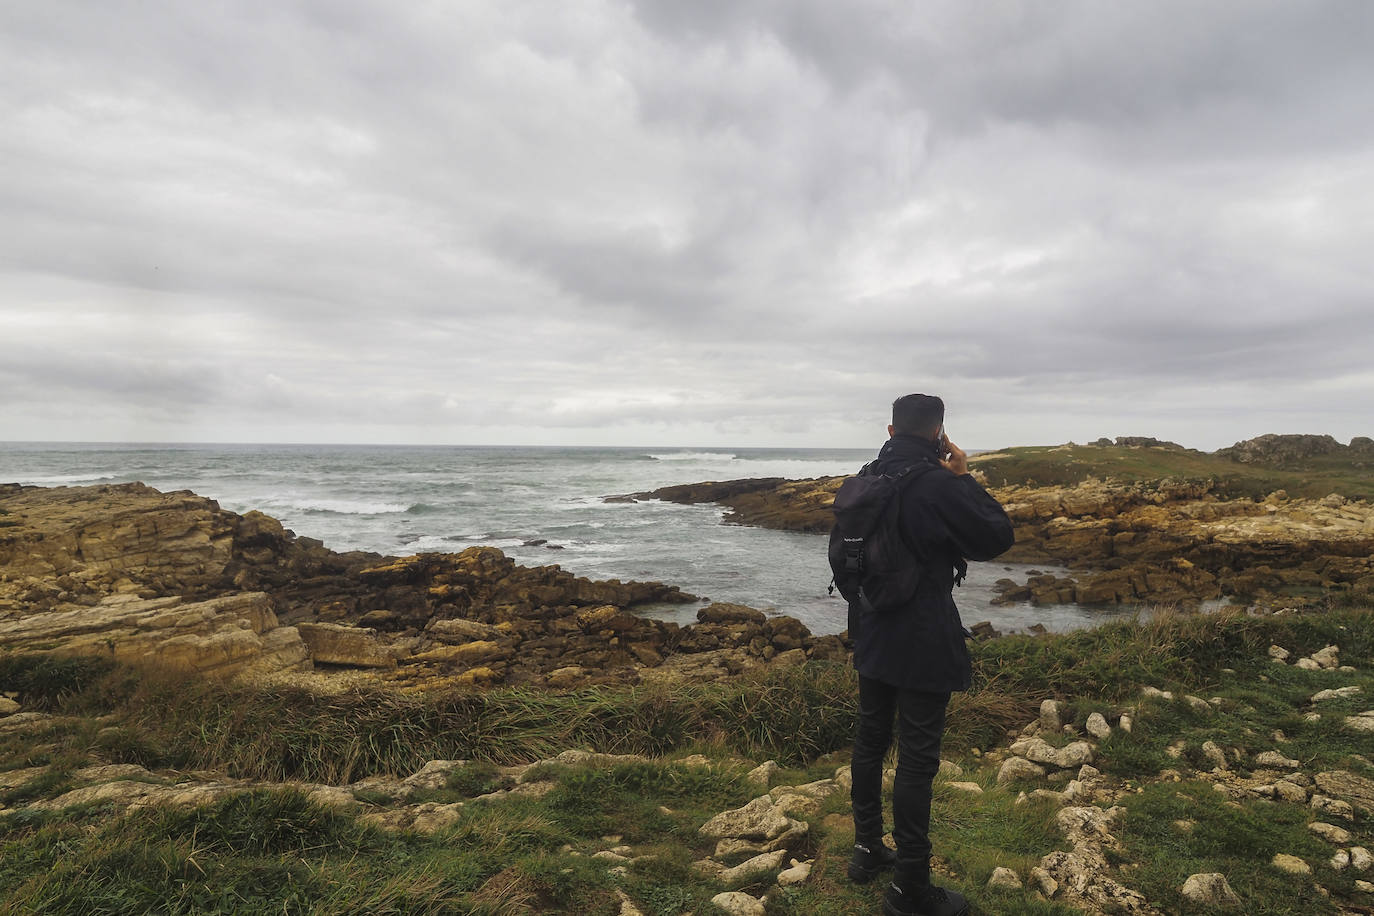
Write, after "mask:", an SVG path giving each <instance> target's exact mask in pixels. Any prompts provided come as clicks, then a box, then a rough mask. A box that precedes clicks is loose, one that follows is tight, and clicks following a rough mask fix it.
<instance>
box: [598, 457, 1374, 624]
mask: <svg viewBox="0 0 1374 916" xmlns="http://www.w3.org/2000/svg"><path fill="white" fill-rule="evenodd" d="M1295 440H1296V441H1295ZM1308 440H1314V441H1308ZM1326 440H1330V442H1327V441H1326ZM1367 441H1368V440H1363V439H1359V438H1357V439H1356V440H1354V442H1352V444H1351V445H1350V446H1341V445H1340V444H1339V443H1337V442H1335V440H1334V439H1331V437H1329V436H1326V437H1308V436H1294V437H1290V436H1262V437H1259V438H1258V439H1253V440H1248V441H1246V442H1242V443H1237V444H1236V445H1235V446H1233V447H1232V448H1231V449H1227V450H1223V451H1222V452H1219V453H1218V457H1219V458H1226V459H1229V460H1230V461H1233V462H1236V463H1239V464H1245V465H1253V464H1264V463H1265V462H1266V461H1268V462H1269V463H1270V464H1272V465H1273V466H1277V467H1291V466H1292V465H1293V463H1294V462H1295V461H1301V460H1302V459H1303V458H1309V459H1310V458H1312V457H1313V456H1318V457H1324V458H1330V457H1331V456H1333V455H1334V456H1336V457H1337V458H1340V459H1342V460H1347V461H1349V462H1350V463H1351V466H1352V467H1354V468H1356V469H1363V468H1364V466H1365V464H1364V460H1363V459H1364V457H1365V455H1366V453H1367V452H1368V451H1369V449H1368V447H1367V446H1366V445H1365V443H1366V442H1367ZM1116 443H1121V444H1119V445H1118V444H1116ZM1116 443H1108V445H1111V446H1113V447H1114V448H1117V449H1149V450H1151V451H1153V452H1156V453H1164V454H1165V455H1166V456H1167V454H1168V453H1170V452H1178V453H1184V452H1188V451H1189V450H1185V449H1182V448H1181V447H1180V446H1177V445H1175V444H1173V443H1165V442H1158V441H1157V440H1153V439H1145V438H1141V437H1132V438H1125V437H1123V439H1119V440H1116ZM1097 447H1098V448H1102V447H1103V446H1100V445H1099V446H1097ZM1192 454H1193V455H1199V454H1200V453H1196V452H1193V453H1192ZM1005 457H1006V456H1005V455H1004V454H1002V453H998V454H994V455H985V456H978V457H975V458H974V459H973V461H972V466H973V468H974V473H975V474H976V475H977V474H981V470H980V466H982V467H987V466H988V465H990V464H991V463H993V462H996V461H997V460H998V459H1002V458H1005ZM1214 470H1217V471H1219V473H1216V474H1215V475H1214V476H1211V477H1206V478H1200V479H1183V478H1177V477H1171V476H1164V477H1160V478H1157V479H1153V480H1120V479H1115V478H1113V477H1110V476H1105V477H1098V476H1091V475H1089V476H1087V477H1085V478H1084V479H1081V480H1077V481H1075V482H1071V483H1062V484H1061V483H1054V484H1036V483H1035V482H1034V481H1030V480H1027V481H1025V482H1022V483H1007V484H1005V485H1001V486H992V487H991V488H990V489H991V491H992V493H993V495H995V496H996V497H997V498H998V500H999V501H1000V502H1001V503H1002V504H1003V506H1005V507H1006V509H1007V513H1008V515H1010V516H1011V519H1012V522H1013V524H1014V525H1015V526H1016V546H1015V547H1013V548H1012V550H1011V551H1010V552H1009V553H1007V554H1006V555H1005V556H1004V557H1003V559H1005V560H1008V561H1012V562H1018V563H1025V564H1038V563H1043V564H1047V565H1055V566H1064V567H1068V568H1069V569H1070V570H1071V571H1072V574H1071V575H1069V576H1059V577H1056V576H1053V575H1043V574H1041V575H1037V574H1031V575H1030V576H1029V577H1028V579H1027V580H1026V581H1024V582H1017V581H1014V580H1011V579H1004V580H1002V581H1001V582H999V588H1000V594H1001V600H1004V601H1007V602H1016V601H1031V602H1033V603H1045V604H1049V603H1053V604H1069V603H1078V604H1086V605H1100V604H1123V603H1127V604H1129V603H1151V604H1170V605H1177V606H1183V607H1189V606H1197V605H1198V604H1200V603H1201V602H1204V601H1209V600H1216V599H1223V598H1224V599H1229V600H1231V601H1234V602H1240V603H1246V604H1257V605H1260V606H1263V607H1270V608H1273V607H1293V606H1298V605H1302V604H1304V603H1310V602H1311V601H1313V600H1316V599H1318V598H1319V597H1321V596H1322V595H1324V594H1326V593H1329V592H1331V591H1341V590H1361V591H1364V590H1370V589H1374V505H1371V503H1370V502H1369V501H1368V500H1367V499H1361V498H1351V497H1349V496H1347V495H1343V494H1341V493H1339V492H1330V493H1328V494H1326V495H1323V496H1321V497H1303V496H1296V495H1295V496H1290V495H1289V493H1288V491H1287V490H1285V489H1282V488H1280V489H1275V490H1272V491H1270V492H1268V493H1267V494H1266V495H1264V496H1261V497H1251V496H1237V495H1234V494H1233V492H1232V489H1233V488H1232V487H1231V485H1230V484H1229V482H1228V480H1227V479H1226V477H1225V476H1224V472H1225V470H1226V468H1225V466H1224V464H1220V462H1219V466H1218V467H1217V468H1214ZM1297 470H1298V471H1299V473H1301V471H1302V468H1298V469H1297ZM982 476H983V479H984V481H985V482H986V480H987V476H986V475H982ZM1047 476H1051V475H1047ZM843 480H844V478H843V477H822V478H815V479H811V480H730V481H719V482H709V483H701V484H691V485H687V486H676V487H665V488H663V489H660V490H654V491H652V492H649V493H637V494H632V495H629V496H624V497H617V498H619V499H661V500H666V501H671V502H683V503H704V502H711V503H718V504H720V505H722V506H724V507H726V514H725V519H724V520H725V521H726V522H728V523H732V524H743V525H760V526H764V527H770V528H780V529H785V530H792V531H806V532H813V533H824V532H827V531H829V529H830V525H831V524H832V521H833V516H832V515H831V513H830V503H831V501H832V499H833V497H834V493H835V491H836V490H837V489H838V488H839V486H840V484H841V483H842V482H843Z"/></svg>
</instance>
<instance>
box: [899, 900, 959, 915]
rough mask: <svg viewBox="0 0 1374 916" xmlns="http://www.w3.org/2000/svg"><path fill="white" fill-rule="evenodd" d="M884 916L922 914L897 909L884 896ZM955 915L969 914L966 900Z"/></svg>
mask: <svg viewBox="0 0 1374 916" xmlns="http://www.w3.org/2000/svg"><path fill="white" fill-rule="evenodd" d="M882 916H921V913H918V912H916V911H914V909H897V908H896V906H893V905H892V904H889V902H888V898H886V897H883V900H882ZM954 916H969V904H967V902H965V905H963V909H960V911H959V912H956V913H954Z"/></svg>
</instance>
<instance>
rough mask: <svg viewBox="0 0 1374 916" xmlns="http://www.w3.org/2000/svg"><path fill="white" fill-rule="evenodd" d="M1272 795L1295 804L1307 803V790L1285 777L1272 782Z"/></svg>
mask: <svg viewBox="0 0 1374 916" xmlns="http://www.w3.org/2000/svg"><path fill="white" fill-rule="evenodd" d="M1274 797H1275V798H1277V799H1279V800H1280V801H1286V802H1292V803H1293V804H1296V805H1305V804H1307V790H1306V789H1305V788H1303V787H1302V786H1300V785H1297V784H1296V783H1293V782H1290V781H1289V780H1287V779H1282V780H1279V781H1278V782H1276V783H1274Z"/></svg>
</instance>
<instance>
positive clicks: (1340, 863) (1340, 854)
mask: <svg viewBox="0 0 1374 916" xmlns="http://www.w3.org/2000/svg"><path fill="white" fill-rule="evenodd" d="M1331 867H1332V868H1334V869H1335V870H1336V871H1345V870H1346V869H1347V868H1349V867H1350V853H1348V852H1346V851H1345V850H1344V849H1337V850H1336V852H1335V854H1334V855H1333V856H1332V857H1331Z"/></svg>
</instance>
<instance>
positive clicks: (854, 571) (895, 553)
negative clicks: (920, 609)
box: [828, 461, 935, 613]
mask: <svg viewBox="0 0 1374 916" xmlns="http://www.w3.org/2000/svg"><path fill="white" fill-rule="evenodd" d="M934 468H935V465H934V464H931V463H930V462H924V461H923V462H920V463H918V464H913V465H909V466H908V467H905V468H903V469H902V470H901V471H899V472H897V473H896V474H876V473H873V472H871V471H870V470H869V465H864V467H863V469H862V470H860V471H859V473H858V474H856V475H855V476H853V477H850V478H849V479H848V480H846V481H845V482H844V483H843V484H841V485H840V489H839V490H838V491H837V492H836V493H835V506H834V510H835V526H834V527H833V528H831V529H830V571H831V572H832V573H834V576H835V577H834V579H832V580H831V583H830V587H829V589H828V591H829V592H830V594H832V595H833V594H834V593H835V589H836V588H838V589H839V590H840V594H841V595H842V596H844V598H845V600H846V601H848V602H849V603H850V605H851V606H857V607H859V608H862V609H863V610H865V611H869V612H876V613H887V612H890V611H896V610H901V609H902V608H905V607H908V606H909V605H910V603H911V599H912V597H913V596H914V595H915V594H916V585H917V583H919V582H920V581H921V568H922V566H923V561H922V558H921V557H920V556H919V555H918V554H917V553H916V551H915V550H914V549H913V547H912V545H911V544H909V543H908V542H907V539H906V535H905V533H904V532H903V530H902V520H901V511H902V500H901V493H902V490H903V489H904V488H905V487H906V486H907V485H908V484H910V483H911V482H912V481H914V480H916V478H918V477H920V476H921V475H922V474H924V473H925V472H926V471H930V470H933V469H934Z"/></svg>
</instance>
